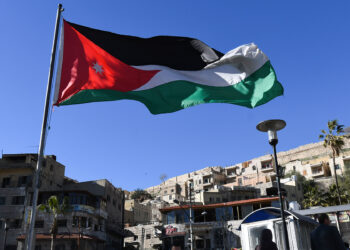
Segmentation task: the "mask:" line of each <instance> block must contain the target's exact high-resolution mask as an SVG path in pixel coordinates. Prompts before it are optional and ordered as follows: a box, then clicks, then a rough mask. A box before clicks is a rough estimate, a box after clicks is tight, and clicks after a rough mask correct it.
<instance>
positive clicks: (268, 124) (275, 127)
mask: <svg viewBox="0 0 350 250" xmlns="http://www.w3.org/2000/svg"><path fill="white" fill-rule="evenodd" d="M285 126H286V122H285V121H283V120H267V121H263V122H260V123H259V124H258V125H257V126H256V128H257V130H259V131H261V132H267V134H268V137H269V144H270V145H271V146H272V147H273V155H274V160H275V166H276V178H277V190H278V196H279V201H280V207H281V219H282V227H283V234H284V239H285V241H284V249H286V250H289V240H288V232H287V225H286V221H285V217H284V205H283V198H282V193H281V182H280V178H281V171H280V166H279V165H278V161H277V153H276V145H277V143H278V138H277V131H279V130H281V129H283V128H284V127H285Z"/></svg>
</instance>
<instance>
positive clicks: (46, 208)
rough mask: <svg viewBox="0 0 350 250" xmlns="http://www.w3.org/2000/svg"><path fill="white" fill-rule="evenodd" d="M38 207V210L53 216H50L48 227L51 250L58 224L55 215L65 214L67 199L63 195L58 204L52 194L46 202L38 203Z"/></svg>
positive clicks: (68, 208)
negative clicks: (50, 222)
mask: <svg viewBox="0 0 350 250" xmlns="http://www.w3.org/2000/svg"><path fill="white" fill-rule="evenodd" d="M38 209H39V210H40V211H43V212H46V213H49V214H51V215H52V216H53V218H52V224H51V228H50V234H51V250H53V249H54V239H55V238H56V235H57V231H58V226H57V217H58V215H59V214H65V213H66V212H68V210H70V206H69V199H68V197H64V199H63V201H62V203H61V204H60V203H59V201H58V198H57V196H55V195H53V196H51V197H50V198H49V199H48V200H47V202H46V204H40V205H39V206H38Z"/></svg>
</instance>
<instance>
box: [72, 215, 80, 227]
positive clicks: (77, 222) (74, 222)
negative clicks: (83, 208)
mask: <svg viewBox="0 0 350 250" xmlns="http://www.w3.org/2000/svg"><path fill="white" fill-rule="evenodd" d="M78 226H79V217H78V216H73V221H72V227H78Z"/></svg>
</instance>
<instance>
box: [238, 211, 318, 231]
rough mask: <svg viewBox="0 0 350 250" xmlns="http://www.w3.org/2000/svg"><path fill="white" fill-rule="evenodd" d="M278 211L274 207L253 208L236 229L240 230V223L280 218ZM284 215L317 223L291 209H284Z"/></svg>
mask: <svg viewBox="0 0 350 250" xmlns="http://www.w3.org/2000/svg"><path fill="white" fill-rule="evenodd" d="M280 211H281V210H280V209H279V208H276V207H265V208H261V209H258V210H255V211H254V212H251V213H250V214H248V215H247V216H246V217H245V218H244V219H243V221H242V222H241V224H240V225H239V227H238V230H241V225H242V224H247V223H252V222H257V221H264V220H272V219H278V218H281V212H280ZM284 216H285V217H290V216H292V217H293V219H296V220H302V221H306V222H308V223H311V224H318V223H317V222H316V221H315V220H313V219H311V218H309V217H306V216H303V215H300V214H297V213H295V212H293V211H289V210H284Z"/></svg>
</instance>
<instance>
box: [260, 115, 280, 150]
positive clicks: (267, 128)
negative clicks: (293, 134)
mask: <svg viewBox="0 0 350 250" xmlns="http://www.w3.org/2000/svg"><path fill="white" fill-rule="evenodd" d="M285 126H286V122H285V121H283V120H278V119H274V120H267V121H263V122H260V123H259V124H258V125H257V126H256V129H257V130H259V131H261V132H267V134H268V137H269V143H270V144H271V145H276V144H277V143H278V138H277V131H279V130H281V129H283V128H284V127H285Z"/></svg>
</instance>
